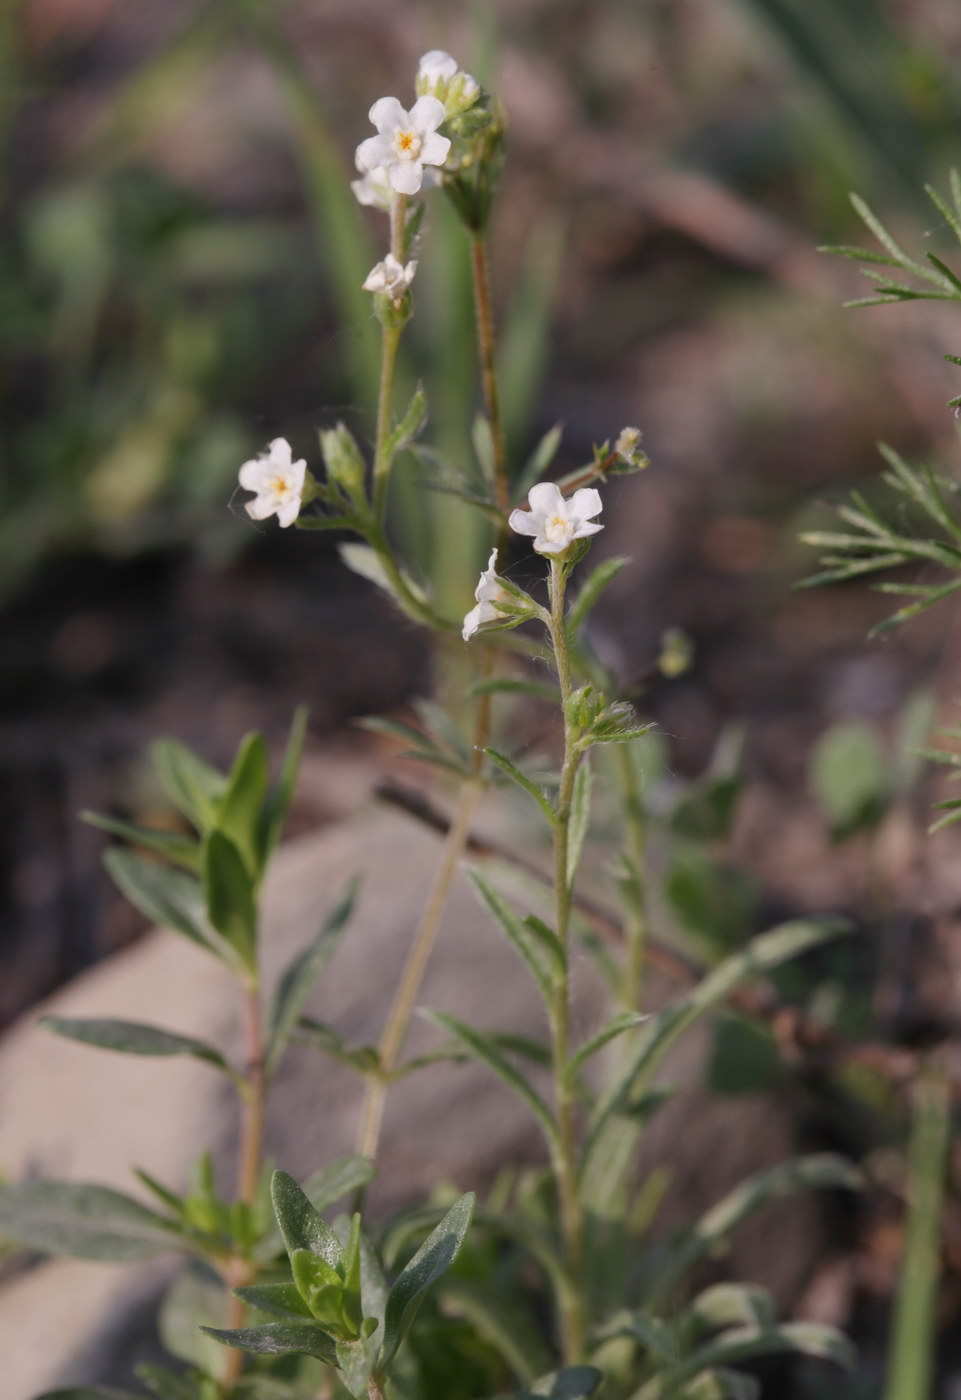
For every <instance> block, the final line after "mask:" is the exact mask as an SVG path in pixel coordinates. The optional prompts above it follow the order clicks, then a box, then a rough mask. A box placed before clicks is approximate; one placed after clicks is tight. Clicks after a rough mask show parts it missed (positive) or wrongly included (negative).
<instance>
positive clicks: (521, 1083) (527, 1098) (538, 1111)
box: [421, 1011, 557, 1146]
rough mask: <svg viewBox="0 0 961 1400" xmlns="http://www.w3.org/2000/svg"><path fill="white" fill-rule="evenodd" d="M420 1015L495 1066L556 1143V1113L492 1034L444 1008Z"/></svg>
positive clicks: (494, 1070)
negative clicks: (511, 1060) (489, 1034)
mask: <svg viewBox="0 0 961 1400" xmlns="http://www.w3.org/2000/svg"><path fill="white" fill-rule="evenodd" d="M421 1015H422V1016H423V1017H424V1018H425V1019H426V1020H428V1021H431V1022H432V1023H433V1024H434V1025H435V1026H442V1027H443V1028H444V1030H448V1031H450V1032H451V1034H452V1035H454V1036H456V1038H457V1039H458V1040H459V1041H461V1043H462V1044H463V1045H464V1046H465V1047H466V1049H467V1050H468V1051H469V1053H470V1054H471V1055H472V1056H473V1057H474V1059H475V1060H480V1061H481V1063H482V1064H485V1065H486V1066H487V1068H488V1069H490V1070H493V1072H494V1073H495V1074H496V1075H497V1076H498V1078H499V1079H502V1080H503V1081H504V1083H505V1084H506V1085H507V1086H508V1088H510V1089H513V1090H514V1093H515V1094H517V1095H518V1096H519V1097H520V1098H522V1099H523V1100H524V1102H525V1103H526V1104H527V1106H528V1108H530V1109H531V1111H532V1112H533V1114H534V1116H535V1117H536V1118H537V1121H538V1122H539V1123H540V1125H541V1127H542V1128H543V1129H544V1133H545V1135H546V1137H547V1140H548V1142H549V1143H550V1144H551V1145H552V1146H554V1145H556V1143H557V1124H556V1123H555V1122H554V1117H553V1114H552V1113H551V1111H550V1109H549V1108H548V1106H547V1104H546V1103H545V1102H544V1100H543V1099H542V1098H541V1096H540V1094H538V1092H537V1090H536V1089H534V1088H532V1086H531V1085H530V1084H528V1082H527V1080H526V1079H525V1078H524V1076H523V1075H522V1074H521V1073H520V1071H519V1070H517V1069H515V1068H514V1066H513V1065H512V1064H511V1062H510V1060H508V1059H507V1057H506V1056H505V1055H504V1054H503V1053H502V1051H501V1050H500V1049H499V1048H498V1047H497V1045H496V1044H495V1043H494V1042H493V1040H492V1039H491V1038H490V1036H487V1035H485V1034H484V1032H483V1031H479V1030H476V1029H475V1028H474V1027H473V1026H468V1025H465V1024H464V1022H463V1021H458V1020H457V1018H456V1017H455V1016H449V1015H447V1014H446V1012H443V1011H422V1012H421Z"/></svg>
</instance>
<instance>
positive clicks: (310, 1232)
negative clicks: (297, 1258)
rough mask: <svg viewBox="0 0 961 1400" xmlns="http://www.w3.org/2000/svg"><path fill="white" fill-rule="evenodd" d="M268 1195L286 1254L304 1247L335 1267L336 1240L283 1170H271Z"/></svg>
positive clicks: (338, 1243) (338, 1258)
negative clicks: (272, 1171)
mask: <svg viewBox="0 0 961 1400" xmlns="http://www.w3.org/2000/svg"><path fill="white" fill-rule="evenodd" d="M270 1198H271V1200H272V1201H273V1205H274V1214H275V1215H276V1217H277V1224H278V1225H279V1226H280V1233H281V1236H282V1237H283V1241H284V1245H285V1246H286V1249H287V1252H288V1254H292V1253H293V1252H294V1250H296V1249H308V1250H310V1252H311V1253H312V1254H316V1255H318V1256H319V1257H320V1258H321V1259H323V1260H325V1261H326V1262H327V1263H328V1264H330V1265H331V1267H333V1268H336V1266H337V1264H338V1263H339V1262H340V1254H341V1249H340V1241H339V1240H338V1238H337V1236H336V1235H335V1234H334V1232H333V1230H332V1229H331V1228H330V1226H329V1225H328V1224H327V1221H326V1220H322V1219H321V1217H320V1215H319V1214H318V1213H317V1211H316V1210H315V1208H314V1206H313V1205H312V1204H311V1202H310V1201H309V1200H308V1198H307V1196H306V1195H305V1194H304V1192H303V1191H302V1190H301V1189H300V1187H299V1186H298V1185H297V1183H296V1181H295V1180H294V1178H293V1177H292V1176H288V1175H287V1173H286V1172H281V1171H277V1172H274V1174H273V1177H272V1178H271V1182H270Z"/></svg>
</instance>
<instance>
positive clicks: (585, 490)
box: [568, 486, 604, 520]
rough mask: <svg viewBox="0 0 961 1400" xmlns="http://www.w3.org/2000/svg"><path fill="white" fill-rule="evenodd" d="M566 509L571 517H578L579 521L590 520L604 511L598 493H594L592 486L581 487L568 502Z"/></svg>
mask: <svg viewBox="0 0 961 1400" xmlns="http://www.w3.org/2000/svg"><path fill="white" fill-rule="evenodd" d="M568 509H569V511H570V514H571V515H572V516H573V515H576V516H579V517H580V519H581V520H590V519H591V517H592V516H594V515H600V513H601V511H602V510H603V509H604V502H603V501H602V500H601V493H600V491H596V490H595V489H594V487H593V486H582V487H581V488H580V490H579V491H575V492H574V494H573V496H572V497H571V498H570V500H569V501H568Z"/></svg>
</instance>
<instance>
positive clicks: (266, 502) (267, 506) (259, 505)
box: [244, 496, 274, 520]
mask: <svg viewBox="0 0 961 1400" xmlns="http://www.w3.org/2000/svg"><path fill="white" fill-rule="evenodd" d="M244 510H245V511H246V512H247V514H248V515H249V516H250V518H251V520H266V519H267V517H268V516H270V515H273V513H274V506H273V502H272V501H271V500H270V499H269V498H268V497H267V496H255V497H254V499H253V500H252V501H247V502H246V504H245V505H244Z"/></svg>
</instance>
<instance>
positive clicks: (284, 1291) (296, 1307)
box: [234, 1283, 313, 1320]
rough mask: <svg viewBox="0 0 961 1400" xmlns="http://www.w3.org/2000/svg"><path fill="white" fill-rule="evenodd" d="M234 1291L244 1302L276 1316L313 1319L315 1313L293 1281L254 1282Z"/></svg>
mask: <svg viewBox="0 0 961 1400" xmlns="http://www.w3.org/2000/svg"><path fill="white" fill-rule="evenodd" d="M234 1293H235V1294H236V1296H237V1297H238V1298H240V1299H241V1300H242V1302H244V1303H248V1304H249V1305H250V1306H251V1307H252V1308H259V1309H260V1311H261V1312H265V1313H271V1314H272V1315H273V1316H274V1317H288V1318H289V1317H293V1318H301V1317H303V1318H307V1319H309V1320H313V1313H312V1312H311V1311H310V1308H308V1306H307V1304H306V1303H305V1302H304V1300H303V1298H301V1296H300V1294H299V1293H298V1292H297V1289H296V1288H295V1287H294V1285H293V1284H292V1283H252V1284H248V1285H247V1287H246V1288H235V1289H234Z"/></svg>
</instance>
